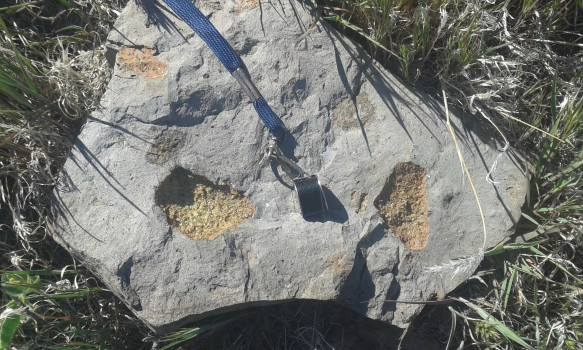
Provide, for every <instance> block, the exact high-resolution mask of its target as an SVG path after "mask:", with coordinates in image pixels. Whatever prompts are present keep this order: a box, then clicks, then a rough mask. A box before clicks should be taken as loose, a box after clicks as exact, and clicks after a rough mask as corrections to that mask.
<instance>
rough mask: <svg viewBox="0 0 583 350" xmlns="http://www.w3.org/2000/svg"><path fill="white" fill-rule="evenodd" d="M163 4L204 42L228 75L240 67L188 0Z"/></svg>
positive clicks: (213, 30)
mask: <svg viewBox="0 0 583 350" xmlns="http://www.w3.org/2000/svg"><path fill="white" fill-rule="evenodd" d="M164 2H165V3H166V4H168V6H170V8H171V9H172V10H173V11H174V12H176V14H177V15H178V16H180V18H182V20H183V21H184V22H186V24H188V25H189V26H190V28H192V29H193V30H194V31H195V33H196V34H198V36H200V37H201V38H202V40H204V42H205V43H206V44H207V45H208V47H210V48H211V50H213V52H214V53H215V55H216V56H217V57H218V58H219V60H220V61H221V63H222V64H223V65H224V66H225V68H227V70H228V71H229V73H233V72H234V71H235V70H237V68H239V67H241V62H240V61H239V58H238V57H237V54H236V53H235V51H234V50H233V48H232V47H231V46H230V45H229V43H227V41H226V40H225V38H223V36H222V35H221V33H219V31H218V30H217V28H215V26H214V25H213V24H212V23H211V21H209V19H208V18H206V16H205V15H203V14H202V12H200V10H199V9H198V8H196V6H194V4H193V3H192V2H190V0H164Z"/></svg>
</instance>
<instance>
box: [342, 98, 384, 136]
mask: <svg viewBox="0 0 583 350" xmlns="http://www.w3.org/2000/svg"><path fill="white" fill-rule="evenodd" d="M374 113H375V110H374V107H373V105H372V104H371V103H370V100H369V99H368V96H367V95H366V94H364V93H361V94H360V95H358V96H356V99H351V98H347V99H345V100H344V101H342V102H341V103H340V104H339V105H338V107H336V109H335V110H334V114H333V116H334V117H333V119H332V122H333V123H334V125H336V126H337V127H339V128H341V129H342V130H345V131H349V130H360V129H361V127H365V126H367V124H368V123H369V122H370V121H371V120H372V118H373V117H374Z"/></svg>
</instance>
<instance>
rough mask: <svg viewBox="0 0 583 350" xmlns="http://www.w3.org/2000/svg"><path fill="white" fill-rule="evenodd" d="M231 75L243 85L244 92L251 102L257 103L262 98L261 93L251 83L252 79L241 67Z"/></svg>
mask: <svg viewBox="0 0 583 350" xmlns="http://www.w3.org/2000/svg"><path fill="white" fill-rule="evenodd" d="M231 75H232V76H233V77H234V78H235V80H237V82H238V83H239V85H241V87H242V88H243V91H245V94H247V96H249V99H250V100H251V102H255V101H256V100H258V99H260V98H261V93H260V92H259V90H258V89H257V87H256V86H255V84H253V82H252V81H251V77H250V76H249V74H247V72H245V71H244V70H243V69H242V68H241V67H239V68H237V70H235V71H234V72H232V73H231Z"/></svg>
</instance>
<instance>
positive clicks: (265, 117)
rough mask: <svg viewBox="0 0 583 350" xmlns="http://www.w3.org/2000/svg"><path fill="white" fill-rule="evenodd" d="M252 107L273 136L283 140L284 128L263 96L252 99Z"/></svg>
mask: <svg viewBox="0 0 583 350" xmlns="http://www.w3.org/2000/svg"><path fill="white" fill-rule="evenodd" d="M253 107H255V110H256V111H257V114H258V115H259V118H261V120H262V121H263V124H265V126H266V127H267V129H269V131H271V133H272V134H273V136H275V137H277V138H278V139H280V140H283V138H284V136H285V129H284V126H283V124H282V123H281V120H279V118H278V117H277V115H276V114H275V113H274V112H273V111H272V110H271V107H269V105H268V104H267V102H266V101H265V99H263V97H261V98H259V99H257V100H255V101H253Z"/></svg>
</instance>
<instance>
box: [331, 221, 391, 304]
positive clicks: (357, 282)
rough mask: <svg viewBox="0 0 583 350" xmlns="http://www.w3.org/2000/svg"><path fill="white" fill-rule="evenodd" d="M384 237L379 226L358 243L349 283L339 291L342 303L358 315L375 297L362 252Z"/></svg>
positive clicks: (382, 229) (372, 283)
mask: <svg viewBox="0 0 583 350" xmlns="http://www.w3.org/2000/svg"><path fill="white" fill-rule="evenodd" d="M384 235H385V229H384V228H383V227H382V226H380V225H379V226H377V227H376V228H375V229H374V230H372V231H371V232H370V233H368V234H367V235H366V236H365V237H363V238H362V239H361V240H360V241H359V242H358V244H357V246H356V254H355V257H354V264H353V266H352V270H351V271H350V273H349V275H348V277H347V279H346V280H347V281H351V283H345V284H344V285H343V286H342V289H341V290H340V297H341V298H342V300H343V302H344V303H345V304H347V305H350V306H351V307H352V308H354V309H355V310H357V311H358V312H360V313H366V311H367V310H368V301H369V300H371V299H372V298H374V296H375V295H376V291H375V284H374V282H373V280H372V276H371V273H370V271H369V269H368V266H367V264H366V258H365V257H364V256H363V251H366V250H367V249H368V248H370V247H372V246H373V245H374V244H375V243H377V242H379V241H380V240H381V239H382V238H383V236H384Z"/></svg>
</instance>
